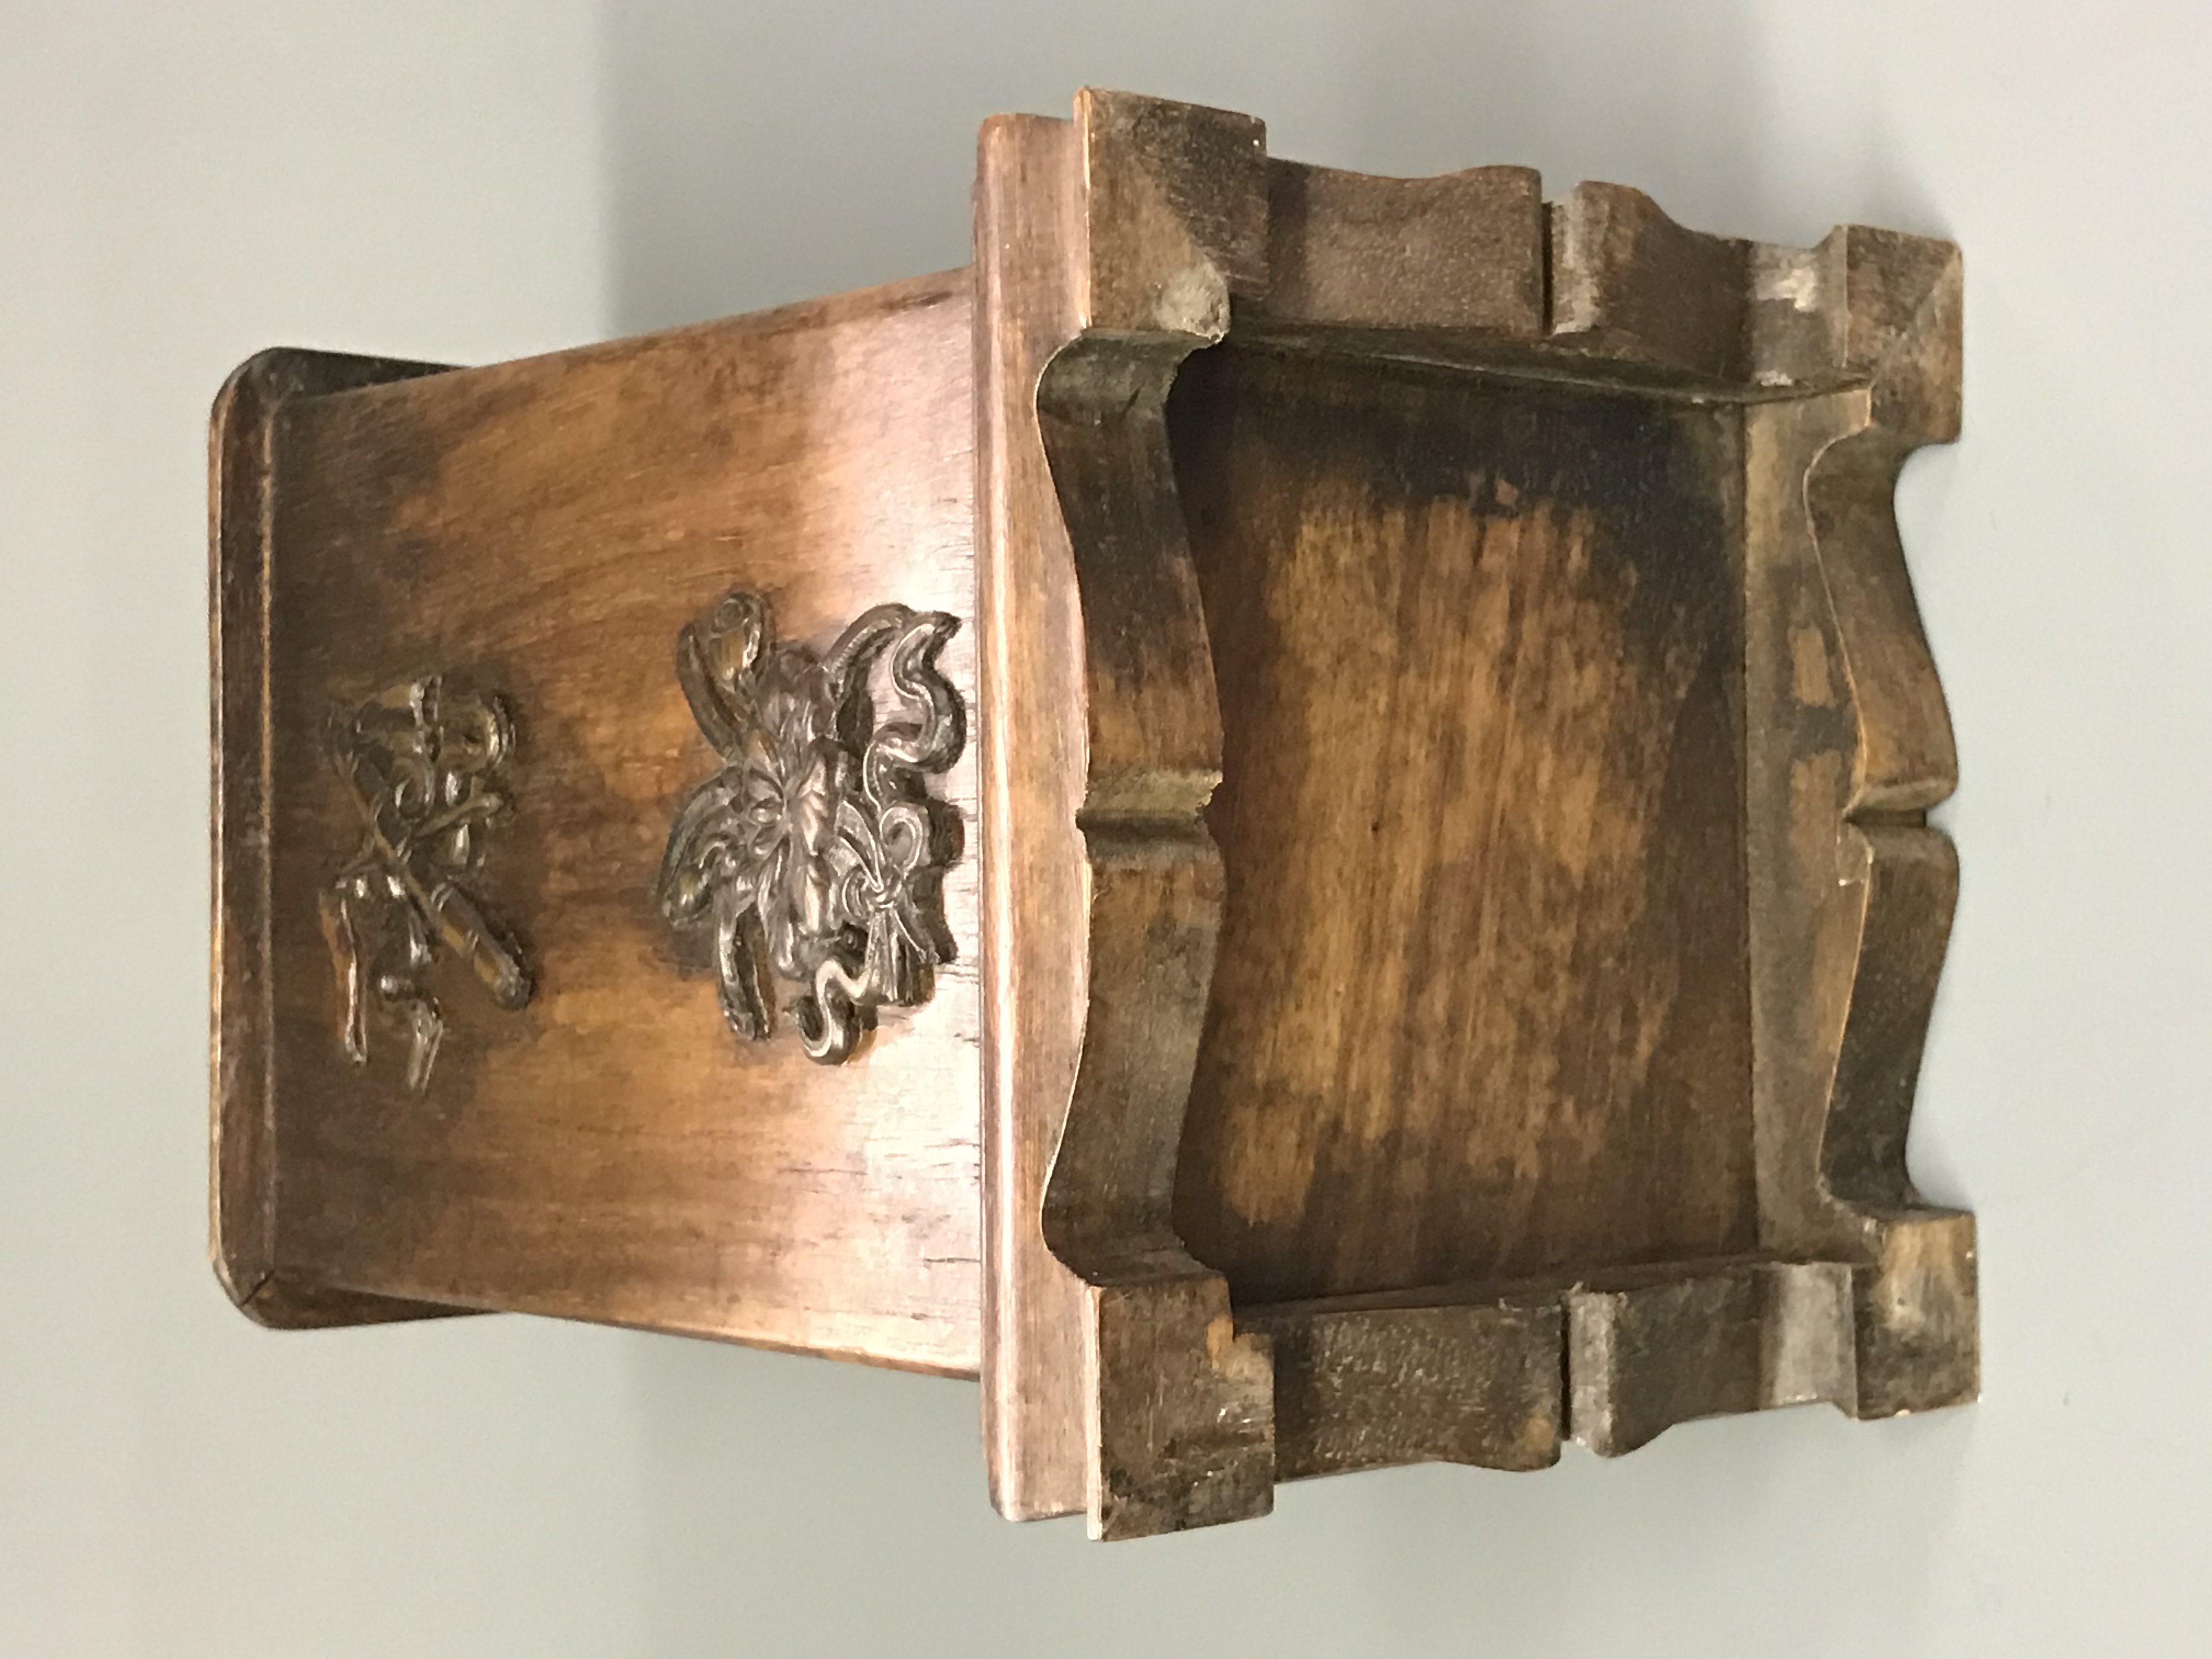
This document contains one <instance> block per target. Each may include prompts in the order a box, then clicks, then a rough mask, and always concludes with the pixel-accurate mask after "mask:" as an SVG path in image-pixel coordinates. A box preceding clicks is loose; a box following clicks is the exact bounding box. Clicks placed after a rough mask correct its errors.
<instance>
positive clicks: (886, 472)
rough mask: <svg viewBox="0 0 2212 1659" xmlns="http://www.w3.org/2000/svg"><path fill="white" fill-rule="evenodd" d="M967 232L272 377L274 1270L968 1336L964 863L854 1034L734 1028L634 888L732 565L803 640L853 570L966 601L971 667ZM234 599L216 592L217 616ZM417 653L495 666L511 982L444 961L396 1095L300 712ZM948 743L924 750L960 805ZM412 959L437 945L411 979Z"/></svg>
mask: <svg viewBox="0 0 2212 1659" xmlns="http://www.w3.org/2000/svg"><path fill="white" fill-rule="evenodd" d="M971 337H972V324H971V312H970V295H969V283H968V280H967V276H966V274H965V273H964V272H958V273H954V274H952V275H950V276H933V277H927V278H923V279H920V280H917V281H915V282H910V283H899V284H894V285H892V286H890V287H887V288H884V289H875V290H871V291H869V292H867V293H865V294H861V295H848V296H844V297H842V298H840V299H836V300H831V301H822V302H819V303H817V304H811V305H806V306H800V307H792V308H789V309H787V310H785V311H781V312H775V313H765V314H763V315H760V316H756V317H751V318H745V319H735V320H733V321H731V322H727V323H718V324H710V325H702V326H700V327H696V328H690V329H684V330H678V331H671V332H669V333H666V334H662V335H656V336H648V337H645V338H643V339H640V340H635V341H628V342H621V343H616V344H613V345H611V346H605V347H595V348H590V349H584V350H580V351H574V352H568V353H562V354H558V355H556V356H550V357H545V358H538V359H532V360H531V361H528V362H520V363H513V364H505V365H500V366H497V367H494V368H483V369H476V370H468V371H461V372H456V373H453V374H443V375H439V376H436V377H435V378H431V379H425V380H409V381H403V382H395V383H393V384H390V385H386V386H374V387H369V388H366V389H363V390H359V391H353V392H331V393H329V394H328V395H324V396H318V397H311V398H301V399H298V400H296V401H295V402H293V403H292V404H289V405H288V406H287V407H286V409H285V410H284V411H283V414H282V416H281V417H280V418H279V420H278V421H277V422H276V431H275V441H274V448H273V453H271V454H270V458H269V469H270V477H271V479H272V483H271V494H272V497H273V504H272V507H271V511H272V513H273V519H272V524H271V530H270V542H269V545H270V550H271V562H272V565H273V572H274V574H273V579H272V580H271V583H270V592H269V596H268V614H269V625H270V682H271V684H272V686H273V688H274V690H273V693H272V696H271V700H270V701H271V708H272V719H271V726H270V739H271V742H270V755H269V777H270V841H271V842H272V844H273V846H274V848H275V854H274V860H273V868H272V870H271V872H270V886H269V895H270V900H269V910H268V933H269V940H270V943H269V947H268V948H269V953H270V962H271V963H272V973H271V982H272V987H273V996H272V999H271V1001H272V1005H273V1006H272V1010H271V1012H272V1014H273V1027H272V1030H273V1037H274V1042H273V1054H272V1055H271V1060H270V1070H271V1077H270V1086H271V1089H272V1092H273V1113H274V1128H275V1145H276V1149H277V1150H276V1158H275V1169H274V1172H273V1178H272V1176H270V1173H269V1172H268V1171H267V1170H264V1171H262V1172H261V1173H260V1175H259V1176H258V1179H259V1180H260V1181H261V1182H263V1183H264V1187H273V1192H274V1195H275V1209H274V1215H273V1220H272V1224H271V1231H272V1235H273V1236H272V1238H271V1241H270V1245H269V1249H270V1254H271V1255H273V1260H274V1262H275V1264H276V1268H277V1269H278V1270H279V1271H281V1272H282V1273H285V1274H287V1275H289V1276H292V1277H296V1278H298V1279H301V1280H303V1281H305V1282H307V1283H311V1284H313V1285H319V1286H324V1287H329V1288H332V1289H338V1290H344V1291H356V1292H359V1291H367V1292H374V1293H376V1294H378V1295H383V1296H395V1297H405V1298H411V1299H415V1300H418V1301H427V1302H435V1303H441V1304H460V1305H469V1306H480V1307H501V1308H513V1309H520V1310H532V1311H539V1312H545V1313H556V1314H565V1315H571V1316H582V1317H590V1318H595V1319H602V1320H611V1321H615V1322H623V1323H631V1324H637V1325H643V1326H650V1327H653V1328H660V1329H669V1330H681V1331H688V1332H692V1333H696V1334H703V1335H712V1336H720V1337H727V1338H732V1339H737V1340H745V1341H750V1342H757V1343H763V1344H769V1345H773V1346H789V1347H797V1348H805V1349H811V1350H816V1351H820V1352H832V1353H838V1354H843V1355H847V1356H850V1357H853V1358H866V1359H872V1360H878V1361H882V1362H884V1363H889V1364H901V1365H908V1366H914V1367H916V1368H921V1369H927V1370H941V1371H952V1372H972V1371H974V1370H975V1369H976V1367H977V1365H978V1364H979V1363H980V1358H981V1352H980V1323H979V1317H980V1316H979V1307H978V1300H979V1297H978V1292H979V1288H980V1279H979V1269H978V1260H979V1250H978V1241H977V1205H976V1192H977V1187H978V1182H979V1176H978V1170H977V1163H978V1157H979V1148H978V1145H977V1135H976V1130H977V1124H976V1113H975V1102H976V1098H977V1086H978V1085H977V1080H976V1067H977V1064H978V1048H977V1024H978V1009H977V995H976V982H977V981H976V964H975V957H974V951H973V941H974V940H975V938H976V935H977V926H976V917H975V904H976V884H975V862H974V860H973V859H972V857H969V858H963V859H962V860H960V861H959V862H958V863H957V864H956V866H954V869H953V872H952V873H951V877H950V878H949V879H948V880H947V882H946V884H945V909H946V914H947V919H948V921H949V923H950V926H951V931H952V933H953V935H954V938H955V939H956V940H957V941H960V942H962V943H961V945H960V955H959V957H958V958H957V960H956V961H954V962H953V963H951V964H950V965H949V966H948V967H947V968H945V969H942V970H940V972H939V975H938V976H937V985H936V990H935V994H934V996H933V999H932V1000H930V1001H929V1002H927V1004H925V1005H924V1006H921V1007H918V1008H915V1009H913V1010H910V1011H908V1010H901V1011H894V1012H887V1013H886V1014H885V1015H884V1018H883V1021H882V1024H881V1026H880V1028H879V1030H878V1032H877V1034H876V1038H875V1040H874V1042H872V1044H871V1045H870V1046H869V1048H867V1049H866V1051H865V1052H864V1053H863V1054H861V1055H860V1056H859V1057H858V1058H856V1059H855V1060H853V1061H852V1062H850V1063H848V1064H847V1065H845V1066H836V1067H824V1066H815V1065H812V1064H811V1063H809V1062H808V1061H807V1060H806V1059H805V1056H804V1055H803V1054H801V1053H800V1052H799V1048H798V1046H797V1042H796V1039H795V1038H793V1037H791V1036H785V1037H784V1038H783V1040H781V1042H764V1043H762V1044H759V1045H749V1044H746V1043H744V1042H739V1041H738V1039H737V1038H736V1037H735V1036H732V1033H731V1032H730V1030H728V1029H727V1028H726V1025H725V1024H724V1022H723V1020H722V1018H721V1016H720V1012H719V1011H718V1009H717V1006H716V1002H715V992H714V984H713V981H712V979H711V977H710V976H707V975H698V974H696V973H694V974H688V975H687V974H685V973H683V972H681V971H680V969H682V967H683V966H684V963H681V962H680V961H679V959H678V954H677V949H676V945H675V942H674V940H673V938H672V936H671V933H670V932H669V930H668V928H667V927H666V925H665V922H664V921H663V920H662V918H661V916H660V915H659V911H658V909H657V908H656V905H655V902H654V876H655V872H656V867H657V865H658V862H659V857H660V853H661V847H662V842H663V840H664V838H665V836H666V835H667V833H668V826H669V821H670V817H671V813H672V812H673V811H674V809H675V807H676V805H677V804H678V802H679V801H680V800H681V799H682V798H683V797H684V793H685V792H686V791H687V789H688V788H689V787H690V786H692V785H693V784H695V783H696V782H697V781H700V780H701V779H702V777H704V776H706V775H708V774H710V773H711V772H712V771H713V770H714V767H715V765H716V764H717V763H718V762H717V759H716V757H714V754H713V751H712V750H710V749H709V748H708V746H707V744H706V743H705V742H704V741H703V739H702V738H701V736H700V735H699V732H698V731H697V729H696V726H695V724H694V721H693V719H692V716H691V714H690V711H689V709H688V708H687V707H686V705H685V702H684V696H683V694H682V691H681V690H680V689H679V688H678V683H677V679H676V676H675V671H674V653H675V647H676V641H677V635H678V629H680V628H682V627H683V626H684V624H685V623H688V622H689V621H690V620H691V619H692V618H693V617H696V616H697V615H698V614H699V613H700V612H701V611H702V610H704V609H705V608H707V607H708V606H709V605H712V604H713V603H714V601H715V600H716V599H718V598H719V597H720V595H721V594H722V592H724V591H726V589H728V588H730V587H732V586H751V587H755V588H758V589H760V590H762V591H763V592H766V593H768V594H769V596H770V597H771V598H772V599H773V601H774V603H775V607H776V611H777V615H778V619H779V623H780V627H781V632H782V633H783V635H785V636H787V637H789V638H793V639H796V640H798V641H802V642H804V643H807V644H810V645H812V646H814V647H822V646H824V645H826V644H827V643H828V642H829V639H830V638H831V637H832V636H833V635H835V634H836V632H837V631H838V630H839V629H842V627H844V625H845V624H846V623H848V622H850V621H851V620H853V618H854V617H855V616H857V615H858V614H859V613H860V611H863V610H865V609H866V608H867V607H869V606H870V605H876V604H878V603H883V602H890V601H895V602H897V603H901V604H905V605H911V606H914V607H915V608H917V609H939V610H943V611H948V612H950V613H951V614H952V615H953V616H955V617H957V618H959V619H960V620H961V623H962V628H961V631H960V632H959V633H958V634H957V635H955V636H954V638H953V639H952V641H951V643H950V645H949V646H948V647H946V648H945V653H944V655H943V657H942V659H941V662H942V665H943V666H944V667H945V670H946V671H947V673H948V674H949V675H950V677H951V679H952V680H953V682H954V684H956V686H957V687H960V688H962V689H963V695H968V696H972V689H973V687H974V684H975V655H974V631H973V629H972V626H971V625H970V622H971V618H972V616H973V605H974V587H973V583H974V566H973V559H972V525H973V495H972V487H973V459H972V451H971V448H970V443H969V435H970V433H971V431H972V428H973V421H972V416H971V412H970V404H969V391H968V376H967V374H966V368H967V362H968V355H969V349H970V341H971ZM246 621H247V622H248V623H249V625H250V618H247V619H246ZM432 672H446V673H448V674H452V675H455V676H460V677H464V678H466V679H467V680H469V681H470V682H471V683H472V684H477V685H478V686H481V687H483V688H484V689H486V690H495V691H496V692H498V693H499V694H500V695H501V696H503V697H505V698H506V699H507V702H508V704H509V706H510V708H512V710H513V719H514V725H515V729H516V743H515V753H514V757H513V762H512V764H511V768H510V770H511V772H512V774H513V777H512V782H511V788H510V792H509V793H511V796H512V811H511V813H510V815H509V816H508V817H507V821H505V822H502V823H499V824H497V825H496V826H495V827H494V829H492V830H491V832H490V836H489V854H488V857H487V859H486V861H485V865H484V868H483V874H482V876H481V878H479V879H478V882H477V890H478V892H479V893H480V895H481V896H482V897H483V900H484V901H485V902H487V903H488V904H489V907H490V908H491V909H492V910H493V911H494V912H495V913H496V914H497V915H500V916H501V917H503V918H504V919H505V920H506V921H507V923H508V925H509V926H510V927H512V928H513V931H514V933H516V935H517V937H518V938H519V939H520V943H521V945H522V948H523V951H524V952H525V954H526V958H527V959H528V961H529V963H530V966H531V968H532V971H533V973H534V975H535V977H536V979H537V981H538V989H537V994H536V996H535V998H534V1000H532V1001H531V1002H530V1004H529V1006H527V1007H526V1008H525V1009H523V1010H522V1011H521V1012H519V1013H510V1012H505V1011H502V1010H501V1009H499V1008H497V1007H495V1006H494V1005H493V1004H492V1002H491V1001H490V1000H489V998H486V997H483V996H482V995H480V994H472V993H474V992H475V991H476V988H477V987H474V986H472V985H471V983H470V982H469V980H468V975H467V974H466V971H465V969H463V968H461V967H459V965H457V964H455V963H450V962H449V963H443V964H441V967H440V969H437V970H436V974H435V975H434V988H435V989H436V990H437V991H438V992H439V994H440V995H441V1001H442V1003H443V1005H444V1006H445V1009H446V1012H447V1019H448V1023H449V1024H450V1027H451V1029H450V1030H449V1031H448V1033H447V1036H446V1039H445V1042H444V1044H443V1046H442V1048H441V1050H440V1051H439V1057H438V1060H437V1063H436V1068H435V1073H434V1074H433V1076H432V1078H431V1080H430V1084H429V1086H428V1091H427V1093H426V1094H425V1095H424V1096H422V1097H413V1096H410V1094H409V1093H407V1091H405V1090H404V1088H403V1087H402V1086H401V1084H400V1081H399V1073H400V1068H399V1067H398V1065H397V1064H396V1063H395V1062H396V1058H397V1057H396V1056H387V1057H386V1058H385V1060H384V1061H383V1063H379V1058H378V1056H377V1055H375V1054H374V1053H373V1054H372V1057H371V1063H370V1064H368V1066H356V1065H354V1064H353V1063H351V1062H350V1061H349V1060H347V1058H346V1057H345V1055H344V1054H343V1051H342V1048H341V1047H340V1044H339V1042H338V1030H339V1023H340V1019H341V1012H340V1009H339V1006H338V1000H337V987H336V985H335V982H334V978H333V975H332V971H331V964H330V957H329V953H328V951H327V950H326V949H325V943H324V940H323V939H322V937H321V936H320V933H319V930H318V927H317V922H316V916H317V904H318V896H319V891H320V890H322V889H323V888H324V887H325V884H327V883H328V882H329V881H330V880H331V877H332V875H333V874H334V872H335V870H336V868H337V865H338V864H339V863H340V862H341V861H342V860H343V859H344V858H346V857H347V856H348V855H349V854H350V853H351V852H352V850H353V848H354V846H355V844H356V842H357V841H358V838H359V834H360V831H359V826H358V823H357V822H356V818H355V817H354V815H353V813H352V812H351V811H350V809H349V805H348V803H347V801H346V800H345V799H344V797H343V792H342V790H341V788H340V786H339V783H338V781H337V778H336V777H335V776H334V775H333V773H332V770H331V767H330V765H329V763H328V760H327V757H326V755H325V749H324V740H323V733H324V731H325V722H326V720H328V718H329V715H330V714H331V710H332V709H333V708H351V707H353V706H355V705H356V703H358V702H361V701H362V700H363V699H365V698H367V697H369V696H374V695H375V694H376V693H378V692H379V691H380V690H383V689H384V688H386V687H387V686H389V685H392V684H398V683H404V682H405V681H407V680H409V679H410V678H414V677H417V676H420V675H423V674H426V673H432ZM945 794H946V796H947V798H948V799H950V801H951V804H952V805H954V806H955V807H956V808H957V810H958V811H960V812H961V814H962V815H963V817H971V816H972V813H973V809H974V802H975V764H974V761H973V758H972V757H968V758H965V759H963V761H962V762H961V763H959V764H958V765H957V766H956V767H955V769H953V771H952V772H951V774H950V775H948V777H947V778H946V780H945ZM438 975H442V977H438Z"/></svg>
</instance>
